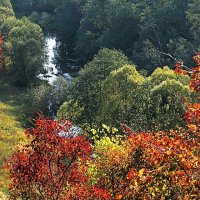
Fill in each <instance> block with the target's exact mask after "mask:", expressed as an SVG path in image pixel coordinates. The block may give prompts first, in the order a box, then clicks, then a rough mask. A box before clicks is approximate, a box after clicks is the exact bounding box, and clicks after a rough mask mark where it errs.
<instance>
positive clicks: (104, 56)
mask: <svg viewBox="0 0 200 200" xmlns="http://www.w3.org/2000/svg"><path fill="white" fill-rule="evenodd" d="M125 64H129V61H128V58H127V57H126V56H125V55H124V54H123V53H122V52H120V51H116V50H110V49H102V50H100V51H99V53H98V54H97V55H96V56H95V57H94V59H93V60H92V61H91V62H89V63H88V64H87V65H85V67H84V69H82V70H81V71H80V75H79V77H78V78H76V79H75V81H74V85H73V87H72V98H74V99H75V100H76V101H77V102H78V104H79V106H80V107H81V108H83V112H82V116H83V117H82V119H84V122H81V123H87V124H89V125H90V126H91V127H92V126H93V123H100V121H101V120H100V119H99V116H98V115H97V113H98V110H99V108H100V106H101V105H102V104H103V102H104V96H103V82H104V81H105V79H106V78H107V77H108V76H109V74H110V73H111V71H113V70H115V69H118V68H120V67H122V66H124V65H125Z"/></svg>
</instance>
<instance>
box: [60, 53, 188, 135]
mask: <svg viewBox="0 0 200 200" xmlns="http://www.w3.org/2000/svg"><path fill="white" fill-rule="evenodd" d="M188 84H189V79H188V77H187V76H182V75H176V74H175V73H174V72H173V70H170V69H169V68H168V67H164V68H163V69H161V68H157V69H156V70H155V71H154V72H153V73H152V74H151V76H148V77H143V76H142V75H140V73H138V71H137V70H136V68H135V66H134V65H131V63H130V61H129V60H128V58H127V57H126V56H125V55H124V54H122V53H121V52H118V51H116V50H109V49H102V50H100V51H99V53H98V54H97V55H96V56H95V57H94V59H93V60H92V61H91V62H89V63H88V64H87V65H86V66H85V67H84V69H82V70H81V71H80V74H79V76H78V77H77V78H76V79H74V81H73V82H72V84H71V85H70V88H69V89H70V90H69V91H70V92H69V96H68V98H67V101H66V102H65V104H64V105H63V106H62V107H61V108H60V110H59V111H58V116H59V117H61V118H64V117H67V118H69V119H71V120H73V121H74V122H76V123H77V124H79V125H88V126H90V127H92V128H93V127H95V126H99V125H101V124H103V123H104V124H109V125H111V126H119V124H120V123H124V124H126V125H128V126H130V127H131V128H132V129H133V130H135V131H141V130H155V129H158V130H163V129H165V130H166V129H171V128H175V127H176V128H177V127H178V126H183V125H184V122H183V120H182V118H183V116H184V113H185V107H184V104H183V102H184V97H189V96H190V94H191V92H190V90H189V87H188ZM72 113H73V114H72Z"/></svg>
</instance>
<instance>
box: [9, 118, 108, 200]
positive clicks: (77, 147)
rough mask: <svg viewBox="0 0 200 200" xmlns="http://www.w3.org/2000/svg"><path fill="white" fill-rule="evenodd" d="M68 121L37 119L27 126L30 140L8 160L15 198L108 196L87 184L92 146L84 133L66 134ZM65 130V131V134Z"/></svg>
mask: <svg viewBox="0 0 200 200" xmlns="http://www.w3.org/2000/svg"><path fill="white" fill-rule="evenodd" d="M70 128H71V124H70V123H69V122H68V121H60V122H58V121H56V120H51V119H47V118H42V119H41V118H38V119H37V120H36V123H35V128H32V129H27V130H26V135H27V136H28V137H29V139H30V143H29V144H27V145H25V146H23V147H22V148H21V149H20V150H18V152H16V153H15V154H14V155H13V156H12V158H11V159H10V161H9V162H8V163H7V168H8V169H9V170H10V178H11V179H12V184H11V187H10V189H11V196H12V198H13V199H15V198H17V197H22V198H23V199H34V200H35V199H48V200H51V199H52V200H56V199H59V200H62V199H66V200H68V199H69V200H73V199H94V198H95V199H99V200H100V199H109V198H110V196H109V194H107V192H106V191H104V190H101V189H100V188H97V187H95V186H92V185H89V184H88V177H87V165H86V163H87V161H89V160H90V159H91V153H92V152H91V145H90V142H89V141H88V140H87V139H86V138H85V137H84V136H75V137H73V136H67V135H68V133H69V131H70ZM63 133H65V134H63Z"/></svg>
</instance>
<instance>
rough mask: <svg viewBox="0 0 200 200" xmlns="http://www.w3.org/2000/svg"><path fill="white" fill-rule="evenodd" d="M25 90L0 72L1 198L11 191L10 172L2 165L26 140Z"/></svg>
mask: <svg viewBox="0 0 200 200" xmlns="http://www.w3.org/2000/svg"><path fill="white" fill-rule="evenodd" d="M24 92H25V91H24V90H22V89H19V88H16V87H14V86H13V85H11V84H10V82H9V80H8V76H6V75H3V74H0V199H4V195H7V194H8V193H9V190H8V185H9V178H8V174H7V172H6V171H5V170H3V169H2V166H3V164H4V163H5V162H6V160H8V159H9V157H10V156H11V155H12V153H13V152H14V151H15V150H16V147H17V145H19V144H20V143H24V142H26V139H25V137H24V134H23V132H24V124H25V121H26V119H25V116H24V114H23V113H24V111H25V105H23V104H22V101H21V99H22V98H23V96H24Z"/></svg>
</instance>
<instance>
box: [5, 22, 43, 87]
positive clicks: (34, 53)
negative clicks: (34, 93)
mask: <svg viewBox="0 0 200 200" xmlns="http://www.w3.org/2000/svg"><path fill="white" fill-rule="evenodd" d="M15 20H16V21H19V22H17V23H15V24H16V26H14V27H11V29H10V30H9V34H8V38H7V40H6V52H7V56H8V57H9V60H10V62H9V63H8V68H9V70H10V73H11V75H12V77H13V82H15V83H16V84H17V85H20V86H30V85H31V84H33V83H34V82H35V81H36V79H37V77H36V76H37V75H38V74H39V72H40V71H42V69H43V61H44V57H43V56H44V51H43V47H44V38H43V33H42V30H41V28H40V27H39V26H38V25H36V24H33V23H31V22H30V21H29V20H28V19H27V18H23V19H21V20H17V19H15ZM8 22H9V20H8ZM8 26H9V25H8Z"/></svg>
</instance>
